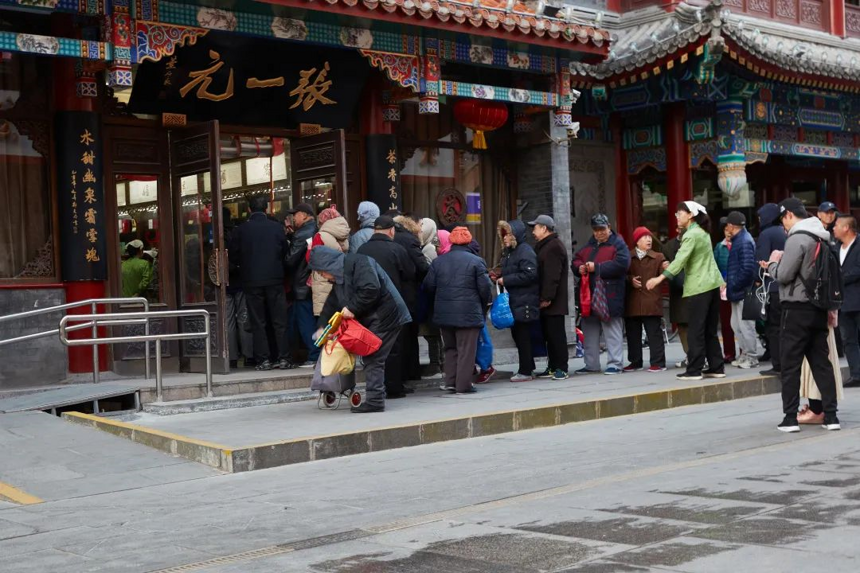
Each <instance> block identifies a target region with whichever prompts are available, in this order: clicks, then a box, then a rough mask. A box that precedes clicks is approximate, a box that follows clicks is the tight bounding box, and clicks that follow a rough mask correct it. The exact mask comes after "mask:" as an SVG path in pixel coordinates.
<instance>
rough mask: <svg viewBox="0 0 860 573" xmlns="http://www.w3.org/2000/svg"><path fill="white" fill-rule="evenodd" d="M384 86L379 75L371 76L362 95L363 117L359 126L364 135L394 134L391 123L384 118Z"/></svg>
mask: <svg viewBox="0 0 860 573" xmlns="http://www.w3.org/2000/svg"><path fill="white" fill-rule="evenodd" d="M383 90H384V85H383V81H382V79H381V78H380V77H379V76H378V75H377V74H373V73H372V74H371V75H370V76H369V78H368V80H367V83H366V84H365V86H364V92H363V93H362V95H361V112H360V113H361V117H360V121H359V125H360V126H361V133H362V135H379V134H391V133H394V129H393V125H392V123H391V122H390V121H385V118H384V116H383V109H384V106H383V103H382V92H383Z"/></svg>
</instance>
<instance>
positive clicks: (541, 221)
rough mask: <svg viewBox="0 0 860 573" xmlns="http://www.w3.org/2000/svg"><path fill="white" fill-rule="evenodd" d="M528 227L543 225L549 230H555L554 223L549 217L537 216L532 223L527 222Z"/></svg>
mask: <svg viewBox="0 0 860 573" xmlns="http://www.w3.org/2000/svg"><path fill="white" fill-rule="evenodd" d="M528 225H529V226H530V227H534V226H535V225H544V226H545V227H547V228H549V229H555V221H554V220H553V218H552V217H550V216H549V215H538V216H537V218H536V219H535V220H534V221H529V222H528Z"/></svg>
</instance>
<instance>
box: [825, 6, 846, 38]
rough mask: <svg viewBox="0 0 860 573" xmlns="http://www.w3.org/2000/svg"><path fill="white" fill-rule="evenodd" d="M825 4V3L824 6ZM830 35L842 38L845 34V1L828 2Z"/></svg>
mask: <svg viewBox="0 0 860 573" xmlns="http://www.w3.org/2000/svg"><path fill="white" fill-rule="evenodd" d="M826 5H827V3H826V2H825V6H826ZM830 33H831V34H833V35H834V36H839V37H840V38H844V37H845V36H846V32H845V0H833V1H832V2H830Z"/></svg>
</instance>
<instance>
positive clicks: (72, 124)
mask: <svg viewBox="0 0 860 573" xmlns="http://www.w3.org/2000/svg"><path fill="white" fill-rule="evenodd" d="M55 127H56V129H55V140H56V143H57V153H56V158H57V200H58V206H59V215H60V229H59V231H60V240H59V242H58V244H59V246H60V262H61V267H62V274H63V281H66V282H71V281H103V280H105V279H106V278H107V249H106V246H105V217H106V215H107V214H106V213H105V200H104V181H103V180H102V175H103V173H102V157H101V155H102V149H103V147H102V140H101V130H100V129H99V119H98V115H97V114H95V113H92V112H86V111H63V112H58V113H57V114H56V124H55Z"/></svg>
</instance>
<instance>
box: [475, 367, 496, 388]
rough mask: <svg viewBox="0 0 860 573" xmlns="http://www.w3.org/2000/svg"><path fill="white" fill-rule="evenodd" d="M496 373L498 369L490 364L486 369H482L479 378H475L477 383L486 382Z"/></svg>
mask: <svg viewBox="0 0 860 573" xmlns="http://www.w3.org/2000/svg"><path fill="white" fill-rule="evenodd" d="M495 375H496V369H495V368H493V367H492V366H490V367H489V368H487V369H486V370H482V371H481V373H480V374H478V379H477V380H475V384H486V383H487V382H489V381H490V378H492V377H493V376H495Z"/></svg>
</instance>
